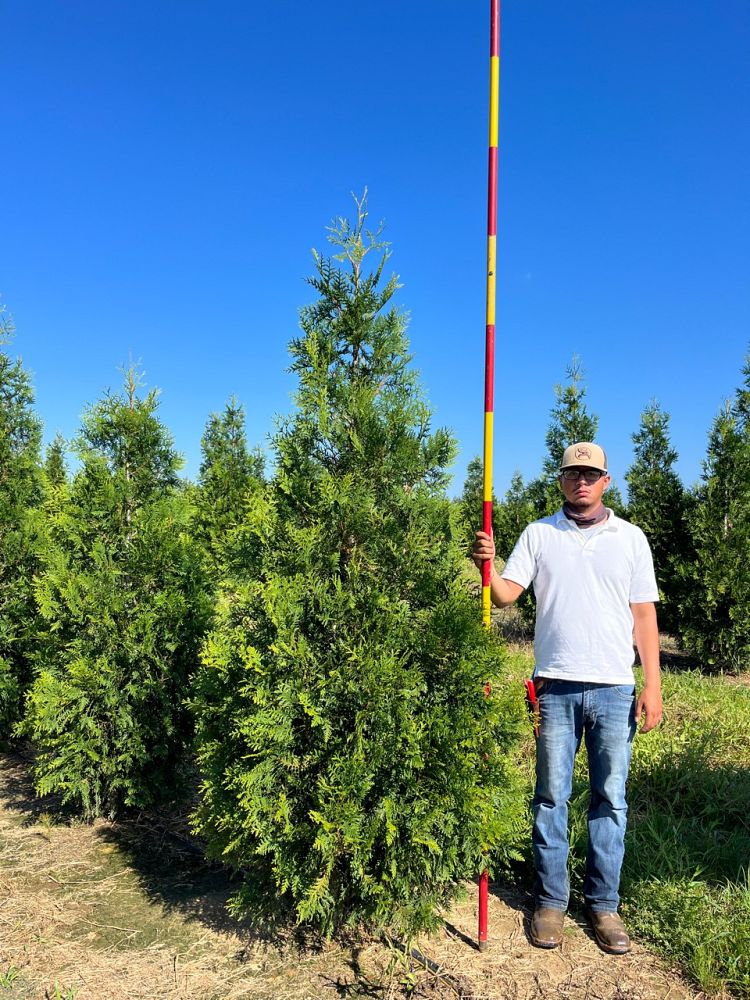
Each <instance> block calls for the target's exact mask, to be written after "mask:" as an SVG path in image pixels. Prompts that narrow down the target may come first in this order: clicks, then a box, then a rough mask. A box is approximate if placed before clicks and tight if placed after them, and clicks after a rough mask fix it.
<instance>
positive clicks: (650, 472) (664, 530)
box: [625, 400, 692, 634]
mask: <svg viewBox="0 0 750 1000" xmlns="http://www.w3.org/2000/svg"><path fill="white" fill-rule="evenodd" d="M633 443H634V445H635V459H634V461H633V464H632V465H631V466H630V468H629V469H628V471H627V472H626V474H625V479H626V480H627V483H628V518H629V520H630V521H632V522H633V524H637V525H638V526H639V527H640V528H642V529H643V531H644V533H645V535H646V537H647V538H648V540H649V543H650V545H651V552H652V553H653V556H654V568H655V570H656V579H657V581H658V584H659V592H660V596H661V603H660V605H659V622H660V624H661V626H662V628H663V629H664V630H666V631H668V632H670V633H672V634H674V633H676V631H677V627H678V621H679V597H680V585H679V575H678V573H679V567H680V565H681V564H682V563H685V562H688V563H690V562H691V561H692V555H691V551H690V536H689V532H688V527H687V523H686V497H685V490H684V489H683V486H682V482H681V481H680V477H679V476H678V475H677V473H676V472H675V471H674V468H673V466H674V463H675V462H676V461H677V452H676V451H675V450H674V448H673V447H672V445H671V444H670V441H669V414H668V413H665V412H664V411H663V410H662V409H661V407H660V406H659V404H658V402H656V401H655V400H653V401H652V402H651V403H649V404H648V406H647V407H646V408H645V410H644V411H643V413H642V415H641V425H640V427H639V429H638V430H637V431H636V432H635V434H633Z"/></svg>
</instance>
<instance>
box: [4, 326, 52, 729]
mask: <svg viewBox="0 0 750 1000" xmlns="http://www.w3.org/2000/svg"><path fill="white" fill-rule="evenodd" d="M12 333H13V327H12V323H11V321H10V319H9V318H8V317H7V316H6V315H5V314H4V310H3V309H2V308H0V740H5V739H7V738H8V737H9V736H10V734H11V731H12V727H13V725H14V723H15V722H16V721H17V720H18V718H19V716H20V713H21V705H22V701H23V696H24V693H25V691H26V689H27V687H28V685H29V683H30V681H31V655H32V649H33V639H34V635H35V632H36V627H37V618H36V607H35V604H34V595H33V592H32V580H33V576H34V573H35V572H36V571H37V568H38V562H37V550H38V529H39V523H38V518H37V516H36V512H37V510H38V507H39V504H40V503H41V498H42V478H41V470H40V447H41V424H40V421H39V419H38V418H37V417H36V415H35V414H34V411H33V405H34V394H33V392H32V389H31V381H30V379H29V375H28V373H27V372H26V371H25V370H24V368H23V365H22V364H21V362H20V361H19V360H17V359H13V358H11V356H10V355H9V354H8V353H7V351H6V350H4V347H5V345H7V343H8V342H9V340H10V338H11V336H12Z"/></svg>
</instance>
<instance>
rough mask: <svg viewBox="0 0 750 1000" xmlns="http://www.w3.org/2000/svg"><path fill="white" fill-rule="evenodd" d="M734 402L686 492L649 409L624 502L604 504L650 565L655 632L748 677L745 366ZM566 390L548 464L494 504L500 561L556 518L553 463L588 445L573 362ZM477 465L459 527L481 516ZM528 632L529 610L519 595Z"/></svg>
mask: <svg viewBox="0 0 750 1000" xmlns="http://www.w3.org/2000/svg"><path fill="white" fill-rule="evenodd" d="M743 376H744V382H743V385H742V386H741V387H740V388H739V389H738V390H737V391H736V393H735V397H734V400H732V401H728V402H726V403H725V404H724V406H723V407H722V409H721V411H720V413H719V415H718V416H717V417H716V419H715V420H714V423H713V426H712V427H711V429H710V433H709V438H708V449H707V454H706V458H705V460H704V463H703V474H702V476H701V479H700V481H699V482H698V483H696V484H695V485H693V486H690V487H685V486H684V485H683V483H682V482H681V480H680V478H679V476H678V475H677V472H676V471H675V468H674V465H675V462H676V461H677V452H676V451H675V449H674V447H673V446H672V444H671V441H670V438H669V414H667V413H665V412H664V411H663V410H662V409H661V407H660V406H659V403H658V402H656V401H655V400H654V401H651V402H650V403H649V404H648V405H647V406H646V407H645V409H644V410H643V413H642V415H641V422H640V426H639V428H638V430H637V431H636V432H635V433H634V434H633V445H634V457H633V463H632V465H631V466H630V467H629V468H628V469H627V471H626V472H625V477H624V478H625V482H626V484H627V501H625V500H624V499H623V497H622V495H621V493H620V490H619V489H618V487H617V485H616V484H615V483H613V484H612V485H611V486H610V488H609V489H608V491H607V493H606V494H605V502H606V504H607V505H608V506H609V507H611V508H612V509H613V510H614V511H615V513H617V514H618V515H619V516H621V517H625V518H627V519H628V520H630V521H632V522H633V523H634V524H637V525H639V526H640V527H641V528H642V529H643V531H644V532H645V534H646V536H647V538H648V539H649V542H650V544H651V549H652V552H653V555H654V566H655V570H656V577H657V582H658V584H659V592H660V596H661V603H660V605H659V622H660V626H661V629H662V630H663V631H666V632H668V633H670V634H671V635H672V636H674V637H675V638H676V639H677V640H678V641H679V642H680V644H681V645H682V646H683V648H685V649H687V650H689V651H690V652H691V653H694V654H695V655H696V657H697V659H698V661H699V663H700V664H701V666H702V667H703V669H706V670H711V669H728V670H731V671H738V670H746V669H748V667H750V578H749V577H748V574H747V571H746V562H747V557H748V553H750V417H749V413H750V358H749V359H748V362H747V364H746V366H745V368H744V369H743ZM567 377H568V378H567V384H566V385H557V386H555V402H554V405H553V407H552V410H551V419H550V424H549V429H548V432H547V436H546V446H547V454H546V457H545V459H544V463H543V467H542V471H541V474H540V475H539V477H538V478H536V479H534V480H531V481H530V482H528V483H525V482H524V480H523V477H522V476H521V474H520V473H518V472H516V473H515V474H514V475H513V477H512V479H511V483H510V486H509V488H508V490H507V492H506V493H505V495H504V497H503V498H502V499H501V500H498V499H495V501H494V532H495V537H496V543H497V550H498V554H499V555H501V556H507V555H508V554H509V553H510V551H511V549H512V547H513V545H514V543H515V541H516V539H517V538H518V536H519V534H520V533H521V531H522V530H523V528H524V527H525V526H526V525H527V524H528V523H529V522H530V521H532V520H534V519H535V518H538V517H545V516H547V515H548V514H552V513H554V511H556V510H557V509H559V507H560V504H561V500H562V497H561V493H560V489H559V486H558V484H557V476H558V468H559V461H560V455H561V454H562V451H563V449H564V447H565V446H566V444H567V443H570V442H571V441H594V440H596V435H597V430H598V425H599V419H598V417H597V416H596V414H593V413H590V412H589V410H588V408H587V406H586V400H585V396H586V387H585V383H584V375H583V370H582V366H581V363H580V360H579V359H578V358H574V359H573V362H572V364H571V366H570V367H569V368H568V371H567ZM481 497H482V464H481V460H480V459H479V458H474V459H472V461H471V462H470V464H469V467H468V474H467V478H466V482H465V484H464V490H463V493H462V496H461V500H460V503H461V507H462V511H463V516H464V520H465V523H466V525H467V527H468V526H469V525H475V524H477V523H478V521H479V518H480V512H481ZM521 609H522V613H523V615H524V618H525V619H526V621H527V623H530V622H531V619H532V615H533V601H532V598H531V596H530V595H524V597H523V598H522V601H521Z"/></svg>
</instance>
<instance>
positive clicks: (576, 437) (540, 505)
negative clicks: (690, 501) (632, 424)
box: [528, 355, 625, 517]
mask: <svg viewBox="0 0 750 1000" xmlns="http://www.w3.org/2000/svg"><path fill="white" fill-rule="evenodd" d="M565 374H566V376H567V378H568V384H567V385H556V386H555V405H554V406H553V407H552V410H551V411H550V423H549V427H548V429H547V436H546V438H545V444H546V445H547V456H546V458H545V459H544V465H543V466H542V474H541V476H540V477H539V479H536V480H534V482H532V483H529V486H528V497H529V499H530V500H531V502H532V503H533V505H534V509H535V511H536V516H537V517H547V516H548V515H549V514H554V513H555V511H556V510H559V509H560V507H561V506H562V503H563V495H562V492H561V490H560V484H559V481H558V480H559V476H560V459H561V458H562V455H563V452H564V451H565V449H566V448H567V447H568V445H569V444H573V443H574V442H575V441H596V432H597V429H598V427H599V417H598V416H597V415H596V414H595V413H589V411H588V409H587V407H586V402H585V397H586V385H585V382H584V374H585V373H584V370H583V364H582V363H581V359H580V358H579V357H578V356H577V355H573V361H572V362H571V364H570V366H569V367H568V368H567V369H566V371H565ZM604 503H605V504H606V505H607V506H608V507H611V508H612V510H614V512H615V514H617V515H618V516H623V515H624V513H625V504H624V503H623V502H622V497H621V495H620V491H619V489H618V488H617V486H616V484H615V483H611V484H610V486H609V487H608V489H607V492H606V493H605V495H604Z"/></svg>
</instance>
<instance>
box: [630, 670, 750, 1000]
mask: <svg viewBox="0 0 750 1000" xmlns="http://www.w3.org/2000/svg"><path fill="white" fill-rule="evenodd" d="M664 700H665V707H666V714H665V719H666V721H665V725H664V726H663V727H661V728H659V729H658V730H655V731H654V732H653V733H649V734H648V736H646V737H642V738H641V737H638V738H636V742H635V745H634V753H633V764H632V767H631V776H630V783H629V787H630V793H629V798H630V818H629V825H628V841H627V851H626V857H625V867H624V870H623V886H624V896H625V898H626V899H627V901H628V915H629V919H630V921H631V923H632V925H633V927H634V929H635V930H636V931H637V932H639V933H641V934H643V935H644V936H646V937H647V939H648V940H650V941H651V942H652V943H653V944H655V945H656V946H657V947H658V948H659V949H660V950H662V951H663V952H664V953H665V954H667V955H668V957H670V958H672V959H676V960H678V961H679V962H680V963H681V964H682V965H683V967H684V968H685V969H686V971H687V972H688V973H689V974H690V975H691V977H692V978H694V979H695V980H696V982H697V983H698V984H699V985H700V986H701V988H702V989H704V990H706V991H710V992H719V991H720V990H722V989H725V990H728V991H729V992H730V993H732V994H734V995H736V996H748V994H750V891H749V890H748V883H747V859H748V857H750V830H748V826H747V803H748V800H749V799H750V692H748V690H747V689H746V688H745V687H744V686H742V685H736V684H735V685H730V684H728V683H727V682H726V681H725V680H724V679H723V678H706V677H701V675H700V674H699V673H697V672H695V673H689V674H683V675H669V674H667V675H666V676H665V678H664Z"/></svg>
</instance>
